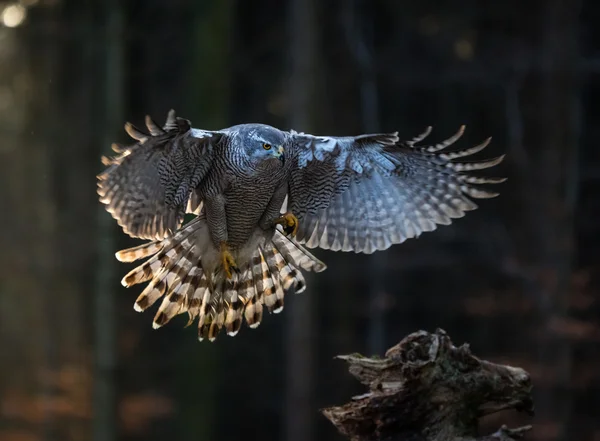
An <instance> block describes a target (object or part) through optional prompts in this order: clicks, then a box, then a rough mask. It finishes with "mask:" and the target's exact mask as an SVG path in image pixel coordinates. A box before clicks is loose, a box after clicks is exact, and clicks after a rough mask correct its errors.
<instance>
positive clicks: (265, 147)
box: [263, 143, 271, 150]
mask: <svg viewBox="0 0 600 441" xmlns="http://www.w3.org/2000/svg"><path fill="white" fill-rule="evenodd" d="M263 149H265V150H271V144H267V143H264V144H263Z"/></svg>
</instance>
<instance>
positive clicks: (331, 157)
mask: <svg viewBox="0 0 600 441" xmlns="http://www.w3.org/2000/svg"><path fill="white" fill-rule="evenodd" d="M464 130H465V128H464V126H462V127H461V128H460V129H459V130H458V132H457V133H456V134H454V135H453V136H451V137H450V138H448V139H447V140H445V141H442V142H440V143H438V144H434V145H429V146H427V145H426V146H419V145H417V143H419V142H421V141H423V140H424V139H425V138H426V137H427V136H428V135H429V134H430V133H431V127H428V128H427V129H426V130H425V131H424V132H423V133H422V134H420V135H418V136H416V137H414V138H413V139H411V140H409V141H400V140H399V138H398V135H397V133H391V134H374V135H360V136H357V137H323V136H312V135H307V134H301V133H296V132H292V133H291V136H292V146H293V150H294V151H293V158H294V160H295V161H296V162H295V167H294V169H293V170H292V172H291V175H290V179H289V191H288V201H287V209H288V210H289V211H291V212H292V213H294V214H295V215H296V216H297V217H298V219H299V222H300V228H299V231H298V236H297V239H298V240H299V242H300V243H304V244H306V246H307V247H309V248H314V247H320V248H325V249H332V250H334V251H338V250H342V251H354V252H360V253H367V254H368V253H372V252H374V251H376V250H384V249H387V248H389V247H390V246H391V245H393V244H396V243H401V242H403V241H405V240H406V239H409V238H412V237H417V236H419V235H420V234H421V233H422V232H424V231H433V230H435V229H436V228H437V225H440V224H441V225H448V224H450V223H451V222H452V219H455V218H460V217H462V216H464V215H465V212H466V211H469V210H474V209H475V208H477V205H475V203H474V202H473V201H471V199H470V198H474V199H479V198H489V197H494V196H496V195H497V193H492V192H489V191H487V190H483V189H480V188H477V187H475V186H474V185H479V184H498V183H500V182H503V181H504V179H502V178H485V177H477V176H472V175H468V174H465V172H470V171H475V170H482V169H486V168H490V167H493V166H495V165H497V164H499V163H500V162H501V161H502V159H503V156H500V157H498V158H495V159H491V160H487V161H473V162H464V161H462V162H453V161H454V160H456V159H459V158H460V159H461V160H462V159H463V158H465V157H467V156H470V155H472V154H475V153H478V152H480V151H481V150H483V149H485V147H487V145H488V144H489V142H490V140H489V139H487V140H486V141H484V142H483V143H481V144H479V145H477V146H475V147H472V148H469V149H464V150H460V151H455V152H446V149H447V148H448V147H449V146H451V145H452V144H454V143H455V142H456V141H457V140H458V139H459V138H460V137H461V136H462V134H463V133H464Z"/></svg>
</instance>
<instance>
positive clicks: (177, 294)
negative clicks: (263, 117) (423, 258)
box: [98, 111, 504, 341]
mask: <svg viewBox="0 0 600 441" xmlns="http://www.w3.org/2000/svg"><path fill="white" fill-rule="evenodd" d="M146 125H147V128H148V132H149V133H143V132H142V131H140V130H138V129H136V128H135V127H133V126H132V125H131V124H126V125H125V129H126V131H127V133H128V134H129V135H130V136H131V137H132V138H134V139H135V140H136V143H135V144H133V145H130V146H127V147H120V146H117V145H113V149H114V150H115V152H116V153H117V154H118V156H116V157H114V158H111V159H107V158H104V159H103V162H104V164H105V165H107V169H106V170H105V171H104V172H103V173H101V174H100V175H99V176H98V194H99V195H100V201H101V202H102V203H104V204H106V209H107V210H108V212H109V213H111V215H112V216H113V217H114V218H115V219H116V220H117V222H118V223H119V225H120V226H121V227H122V228H123V230H124V231H125V232H126V233H127V234H129V235H130V236H132V237H138V238H141V239H151V240H152V242H148V243H145V244H143V245H140V246H138V247H135V248H131V249H127V250H123V251H119V252H118V253H117V254H116V256H117V259H119V260H120V261H122V262H131V261H134V260H137V259H141V258H147V257H149V259H148V260H147V261H146V262H145V263H143V264H142V265H140V266H138V267H137V268H135V269H134V270H132V271H131V272H129V274H127V275H126V276H125V277H124V278H123V280H122V283H123V285H125V286H131V285H135V284H138V283H143V282H148V281H149V284H148V285H147V286H146V288H145V289H144V290H143V292H142V293H141V294H140V296H139V297H138V298H137V300H136V302H135V309H136V310H138V311H143V310H145V309H147V308H148V307H150V306H151V305H152V304H154V303H155V302H156V301H157V300H158V299H160V298H161V297H162V298H163V300H162V303H161V305H160V307H159V309H158V312H157V313H156V316H155V317H154V323H153V326H154V327H155V328H158V327H160V326H162V325H164V324H166V323H167V322H168V321H169V320H171V318H173V317H174V316H175V315H177V314H182V313H186V312H187V314H188V316H189V321H190V323H191V322H193V321H194V320H195V319H196V318H197V319H198V329H199V331H198V332H199V338H200V339H201V340H202V339H204V338H208V339H209V340H211V341H212V340H214V339H215V338H216V336H217V333H218V332H219V330H220V329H221V328H222V327H225V329H226V331H227V333H228V334H229V335H235V334H236V333H237V332H238V331H239V329H240V327H241V324H242V319H243V318H245V320H246V322H247V323H248V325H249V326H250V327H251V328H255V327H256V326H258V325H259V324H260V322H261V319H262V314H263V305H264V306H266V307H267V309H268V311H269V312H274V313H276V312H280V311H281V310H282V309H283V299H284V294H285V293H287V292H288V291H292V292H294V291H295V292H296V293H299V292H301V291H303V290H304V289H305V283H304V278H303V276H302V272H301V269H302V270H305V271H315V272H320V271H323V270H324V269H325V268H326V266H325V264H324V263H323V262H321V261H319V260H318V259H316V258H315V257H314V256H313V255H312V254H311V253H310V252H309V251H307V248H316V247H319V248H324V249H329V250H333V251H354V252H356V253H367V254H368V253H372V252H374V251H377V250H385V249H387V248H389V247H390V246H391V245H393V244H397V243H401V242H403V241H405V240H406V239H409V238H411V237H417V236H419V235H420V234H421V233H422V232H424V231H432V230H434V229H435V228H436V226H437V224H444V225H447V224H449V223H450V222H451V219H453V218H459V217H462V216H464V214H465V212H466V211H469V210H473V209H475V208H477V206H476V205H475V204H474V203H473V202H472V201H471V200H470V198H490V197H493V196H496V193H490V192H488V191H484V190H481V189H478V188H476V187H475V185H478V184H496V183H500V182H502V181H504V179H499V178H483V177H476V176H472V175H469V174H466V173H464V172H470V171H472V170H480V169H485V168H489V167H492V166H495V165H496V164H498V163H500V162H501V161H502V159H503V157H502V156H501V157H498V158H495V159H492V160H487V161H476V162H455V161H454V160H456V159H459V158H463V157H466V156H469V155H471V154H474V153H476V152H479V151H481V150H483V149H484V148H485V147H486V146H487V145H488V143H489V139H488V140H486V141H485V142H483V143H482V144H480V145H478V146H476V147H472V148H470V149H466V150H462V151H454V152H446V150H445V149H446V147H448V146H450V145H451V144H453V143H454V142H455V141H456V140H458V139H459V138H460V136H461V135H462V134H463V131H464V126H463V127H461V128H460V130H459V131H458V133H456V134H455V135H454V136H452V137H451V138H449V139H447V140H446V141H443V142H441V143H439V144H435V145H427V146H419V145H417V143H419V142H420V141H422V140H423V139H424V138H425V137H426V136H427V135H429V133H430V131H431V128H428V129H427V130H426V131H425V132H424V133H422V134H421V135H419V136H417V137H415V138H413V139H411V140H409V141H401V140H400V139H399V138H398V135H397V133H387V134H371V135H359V136H346V137H333V136H313V135H309V134H305V133H297V132H294V131H290V132H285V131H282V130H278V129H276V128H274V127H270V126H267V125H262V124H242V125H238V126H234V127H230V128H228V129H223V130H218V131H208V130H199V129H194V128H192V127H191V125H190V122H189V121H187V120H185V119H182V118H177V117H176V116H175V112H174V111H171V112H169V115H168V117H167V121H166V124H165V125H164V127H162V128H160V127H159V126H157V125H156V124H155V123H154V122H153V121H152V120H151V119H150V118H149V117H146ZM185 213H194V214H196V215H197V217H196V218H194V219H193V220H191V221H190V222H188V223H187V224H185V225H183V219H184V214H185Z"/></svg>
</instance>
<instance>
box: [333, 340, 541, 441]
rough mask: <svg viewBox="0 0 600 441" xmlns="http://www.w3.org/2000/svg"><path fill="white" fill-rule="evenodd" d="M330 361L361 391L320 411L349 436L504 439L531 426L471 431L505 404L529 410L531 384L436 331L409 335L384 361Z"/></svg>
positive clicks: (364, 440) (358, 439)
mask: <svg viewBox="0 0 600 441" xmlns="http://www.w3.org/2000/svg"><path fill="white" fill-rule="evenodd" d="M337 358H341V359H342V360H346V362H348V364H349V365H350V366H349V370H350V373H351V374H352V375H354V376H355V377H356V378H357V379H358V380H359V381H360V382H361V383H363V384H364V385H366V386H368V387H369V392H368V393H365V394H364V395H360V396H357V397H353V398H352V401H350V402H349V403H347V404H345V405H343V406H339V407H330V408H327V409H324V410H323V411H322V412H323V414H324V415H325V416H326V417H327V418H328V419H329V420H330V421H331V422H332V423H333V425H334V426H336V427H337V429H338V430H339V431H340V432H341V433H342V434H343V435H345V436H347V437H349V438H350V439H351V440H353V441H375V440H390V441H458V440H460V441H511V440H515V439H518V438H521V437H522V436H523V434H524V433H525V432H526V431H527V430H529V429H531V426H525V427H521V428H518V429H512V430H511V429H508V428H506V427H505V426H503V427H502V428H500V429H499V430H498V431H497V432H495V433H493V434H491V435H488V436H478V433H477V429H478V422H479V418H481V417H483V416H485V415H489V414H492V413H495V412H499V411H501V410H505V409H516V410H517V411H522V412H527V413H529V414H530V415H533V401H532V399H531V389H532V386H531V381H530V379H529V374H527V372H525V371H524V370H523V369H521V368H516V367H511V366H505V365H499V364H494V363H490V362H488V361H484V360H480V359H479V358H477V357H475V356H474V355H473V354H471V351H470V349H469V346H468V345H467V344H464V345H462V346H460V347H455V346H454V345H453V344H452V341H451V340H450V337H448V335H447V334H446V333H445V332H444V331H443V330H441V329H438V330H437V331H436V332H435V333H433V334H430V333H428V332H425V331H419V332H415V333H413V334H410V335H409V336H407V337H406V338H404V339H403V340H402V341H401V342H400V343H398V344H397V345H396V346H394V347H392V348H390V349H388V351H387V352H386V354H385V358H367V357H363V356H361V355H358V354H351V355H342V356H338V357H337Z"/></svg>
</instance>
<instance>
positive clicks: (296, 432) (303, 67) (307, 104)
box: [284, 0, 318, 441]
mask: <svg viewBox="0 0 600 441" xmlns="http://www.w3.org/2000/svg"><path fill="white" fill-rule="evenodd" d="M316 34H317V24H316V22H315V3H314V1H313V0H291V2H290V11H289V38H290V50H289V53H290V57H291V60H290V61H291V71H290V80H289V81H290V82H289V102H290V107H289V109H290V110H289V118H290V122H289V124H290V126H291V127H293V128H294V129H295V130H298V131H304V132H310V131H311V128H312V121H311V118H312V115H313V112H314V110H315V106H314V87H315V76H316V59H317V54H316V51H317V47H316V41H315V35H316ZM309 283H312V285H311V286H312V289H311V291H312V293H313V295H314V293H315V292H317V290H316V289H315V283H314V282H313V281H309ZM313 295H311V293H308V294H304V295H302V296H301V297H297V298H296V299H294V300H295V301H294V304H293V307H292V308H289V309H288V310H287V311H288V312H287V314H288V316H287V325H288V328H287V341H286V353H287V368H286V372H287V376H286V381H285V385H286V400H285V415H286V418H285V436H284V439H285V440H287V441H311V440H312V439H313V431H314V430H313V420H314V418H313V412H314V408H313V406H312V392H313V372H314V360H313V354H314V353H315V352H316V347H317V346H316V344H315V337H316V335H318V332H317V331H316V330H315V329H313V327H314V326H315V322H316V321H315V320H314V317H313V315H314V312H313V305H314V304H315V301H314V298H313Z"/></svg>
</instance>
